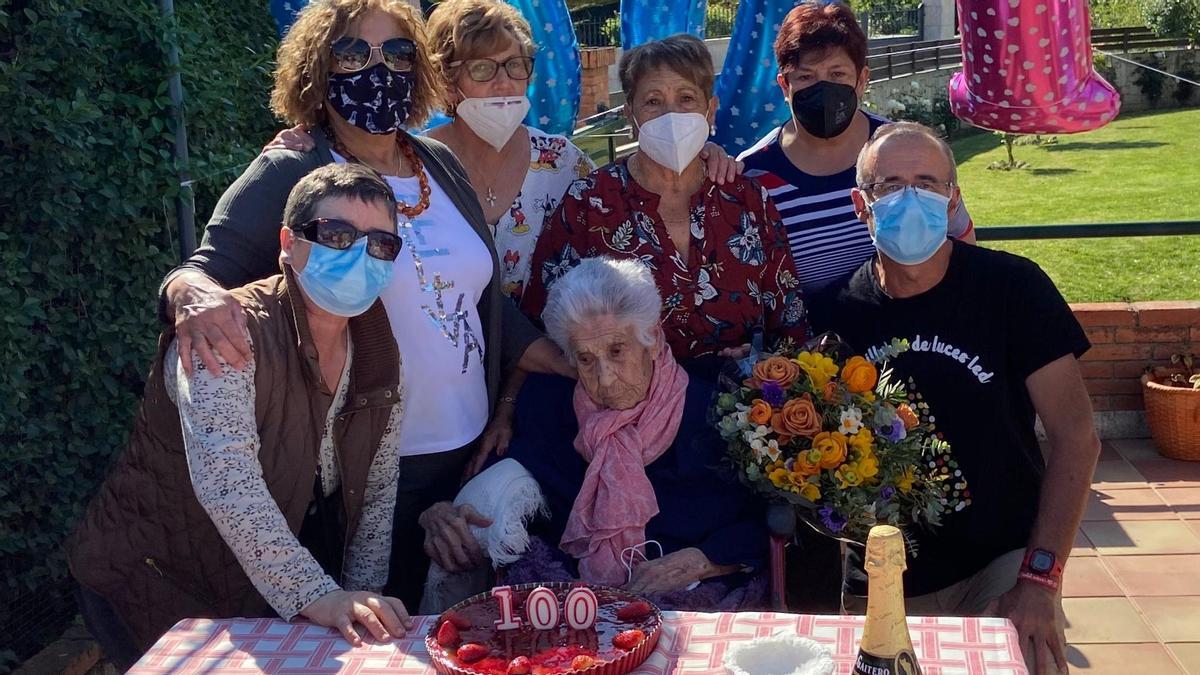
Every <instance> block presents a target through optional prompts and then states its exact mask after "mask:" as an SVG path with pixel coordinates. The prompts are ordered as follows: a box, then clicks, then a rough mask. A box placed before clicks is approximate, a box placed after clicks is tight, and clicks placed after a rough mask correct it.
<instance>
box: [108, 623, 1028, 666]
mask: <svg viewBox="0 0 1200 675" xmlns="http://www.w3.org/2000/svg"><path fill="white" fill-rule="evenodd" d="M664 615H665V617H666V622H665V623H664V625H663V633H662V637H661V638H660V640H659V643H658V649H656V650H655V651H654V653H653V654H652V655H651V656H650V658H649V659H648V660H647V661H646V663H645V664H643V665H642V667H641V668H638V669H637V671H635V672H636V673H639V674H640V675H667V674H668V673H695V674H697V675H699V674H709V675H720V674H722V673H724V672H725V669H724V668H723V667H722V665H721V664H722V661H723V660H724V658H725V653H726V651H727V649H728V648H729V647H730V645H732V644H733V643H736V642H738V641H739V640H746V639H750V638H754V637H760V636H767V635H772V634H776V633H785V634H796V635H802V636H805V637H810V638H813V639H814V640H817V641H818V642H821V643H823V644H826V645H828V646H829V648H830V649H831V650H832V651H833V654H834V660H835V661H836V662H837V664H838V669H837V673H838V675H849V673H850V670H851V664H852V663H853V661H854V656H855V654H856V652H857V650H858V641H859V639H860V638H861V637H862V626H863V617H861V616H812V615H798V614H779V613H769V612H743V613H738V614H728V613H726V614H704V613H699V612H664ZM433 621H434V617H417V619H416V625H415V626H414V627H413V630H412V632H411V633H410V634H409V637H407V638H405V639H403V640H395V641H393V642H391V643H389V644H368V645H366V646H363V647H360V648H357V649H354V648H351V647H350V645H349V643H347V642H346V641H345V640H344V639H343V638H342V636H341V634H340V633H338V632H336V631H334V630H332V629H328V628H321V627H319V626H314V625H312V624H309V623H286V622H283V621H280V620H278V619H227V620H221V621H216V620H209V619H185V620H183V621H180V622H179V623H178V624H176V625H175V627H174V628H172V629H171V630H170V632H168V633H167V634H166V635H164V636H163V637H162V638H161V639H160V640H159V641H158V642H157V643H156V644H155V645H154V646H153V647H152V648H151V649H150V651H149V652H147V653H146V655H145V656H144V657H142V660H141V661H139V662H138V663H137V665H136V666H134V668H133V670H131V671H130V672H131V673H134V674H136V675H149V674H152V673H185V674H186V673H205V674H207V673H250V672H263V673H279V674H280V675H283V674H288V675H310V674H311V675H316V674H318V673H358V674H361V675H368V674H371V673H378V674H380V675H383V674H384V673H387V674H388V675H431V674H432V673H433V672H434V670H433V667H432V665H431V664H430V662H429V655H428V653H427V652H426V651H425V642H424V636H425V634H426V632H428V630H429V627H430V626H431V625H432V622H433ZM909 628H910V629H911V633H912V639H913V646H914V647H915V648H916V652H917V658H918V660H919V661H920V663H921V668H922V670H923V671H924V672H925V675H951V674H952V673H965V674H967V675H976V674H981V673H987V674H988V675H1027V671H1026V669H1025V665H1024V663H1023V661H1022V659H1021V652H1020V649H1019V648H1018V646H1017V645H1018V643H1017V634H1016V631H1014V630H1013V627H1012V624H1011V623H1009V622H1008V621H1007V620H1005V619H989V618H966V619H959V618H910V619H909Z"/></svg>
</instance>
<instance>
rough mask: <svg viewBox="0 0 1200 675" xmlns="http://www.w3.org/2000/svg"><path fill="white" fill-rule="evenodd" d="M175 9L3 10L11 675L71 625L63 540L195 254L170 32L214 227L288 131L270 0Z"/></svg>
mask: <svg viewBox="0 0 1200 675" xmlns="http://www.w3.org/2000/svg"><path fill="white" fill-rule="evenodd" d="M177 11H178V17H177V19H178V25H177V26H169V25H167V24H166V23H164V21H163V19H162V18H161V16H160V14H159V10H158V3H157V2H153V1H152V0H0V101H3V102H4V104H3V114H2V116H0V148H3V155H4V157H3V158H4V161H3V162H0V307H2V308H3V312H2V313H0V364H2V365H0V411H2V412H0V471H2V476H0V575H2V576H3V581H2V582H0V672H2V671H4V670H6V669H8V668H10V667H11V666H12V665H13V664H14V663H17V662H19V661H20V660H21V659H24V658H27V657H28V656H30V655H31V654H32V653H35V652H36V651H37V650H38V649H40V648H41V647H42V646H44V645H45V644H46V643H48V642H49V641H51V640H53V639H54V638H55V637H56V636H57V635H58V634H59V633H60V632H61V631H62V629H63V628H64V627H65V625H66V624H68V623H69V622H71V621H72V620H73V619H74V615H75V611H74V606H73V604H72V602H71V600H70V593H69V588H70V584H69V582H68V581H67V572H66V568H65V564H64V556H63V554H62V551H61V543H62V540H63V538H64V536H65V535H66V534H67V533H68V532H69V531H70V528H71V526H72V525H73V523H74V521H75V519H76V518H77V517H78V515H79V513H80V510H81V509H82V507H83V506H84V505H85V504H86V502H87V500H88V498H89V497H90V496H91V494H92V493H93V492H94V490H95V488H96V486H97V485H98V483H99V482H100V481H101V480H102V479H103V478H104V475H105V473H106V470H107V468H108V467H109V466H110V464H111V462H112V460H113V458H114V457H115V456H116V454H117V453H118V452H119V451H120V450H121V449H122V447H123V446H124V444H125V442H126V439H127V437H128V432H129V426H130V422H131V420H132V417H133V414H134V412H135V410H136V406H137V404H138V399H139V397H140V395H141V393H142V389H143V383H144V374H145V371H146V369H147V366H148V364H149V361H150V358H151V356H152V354H153V349H154V344H155V337H156V334H157V332H158V326H157V324H156V319H155V300H156V293H157V287H158V284H159V281H160V280H161V278H162V276H163V274H164V273H165V272H166V271H167V270H168V269H169V268H170V267H171V266H172V265H173V264H174V263H175V261H176V259H177V255H178V254H177V250H178V246H177V243H176V241H177V238H178V235H177V230H176V225H175V223H174V208H173V201H172V200H173V198H174V196H175V194H176V190H177V189H178V181H177V180H176V178H175V166H174V160H173V154H172V147H173V145H172V140H173V131H172V123H171V116H170V112H169V106H170V101H169V100H168V98H167V94H166V92H167V88H166V78H167V75H168V70H167V67H166V65H165V62H166V61H165V57H164V54H165V49H164V47H165V45H166V44H167V41H168V39H170V36H171V35H172V34H176V35H177V36H178V38H177V39H178V44H179V45H180V53H181V59H182V65H181V68H182V75H183V83H184V88H185V90H186V94H185V95H186V98H187V102H188V103H187V125H188V132H189V140H190V144H189V145H190V149H191V158H192V166H191V167H190V170H191V171H192V175H193V176H194V177H198V178H199V179H200V180H199V182H198V184H197V188H198V190H197V198H196V211H197V221H198V222H201V223H202V222H203V221H204V220H205V219H206V218H207V216H208V214H209V213H210V212H211V209H212V205H213V204H215V201H216V198H217V196H219V194H220V192H221V190H223V189H224V187H225V186H226V185H227V184H228V183H229V182H230V181H231V180H232V179H233V178H234V177H236V175H237V168H238V166H239V165H241V164H244V163H246V162H248V161H249V160H250V159H251V158H252V157H253V156H254V153H255V152H256V150H257V148H259V147H261V145H262V143H263V142H264V141H265V140H266V139H268V138H270V136H271V134H272V130H273V129H274V127H275V126H276V123H275V122H274V121H273V120H272V117H271V115H270V113H269V112H268V110H267V108H266V100H267V95H268V91H269V88H270V68H271V59H272V58H273V55H274V49H275V43H276V35H275V26H274V23H273V21H272V19H271V17H270V14H269V12H268V3H267V2H266V0H258V1H257V2H228V0H186V1H184V2H179V3H178V7H177ZM176 29H177V30H176ZM231 167H233V168H232V170H231Z"/></svg>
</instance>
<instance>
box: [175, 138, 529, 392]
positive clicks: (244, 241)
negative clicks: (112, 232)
mask: <svg viewBox="0 0 1200 675" xmlns="http://www.w3.org/2000/svg"><path fill="white" fill-rule="evenodd" d="M310 133H311V134H312V136H313V140H314V141H315V142H316V146H315V147H314V148H313V149H312V150H311V151H309V152H295V151H292V150H269V151H267V152H264V153H263V154H261V155H259V156H258V157H257V158H255V160H254V161H253V162H251V163H250V166H249V167H248V168H247V169H246V171H245V172H243V173H242V175H241V176H240V177H238V179H237V180H236V181H234V183H233V185H230V186H229V189H227V190H225V194H223V195H221V199H220V201H218V202H217V207H216V208H215V209H214V210H213V214H212V218H210V219H209V221H208V225H207V227H206V228H205V230H204V240H203V241H202V242H201V244H200V247H199V248H198V249H196V251H195V253H193V254H192V256H191V257H190V258H188V259H187V260H186V261H185V262H184V263H183V264H182V265H180V266H179V267H176V268H175V269H174V270H172V271H171V272H170V273H169V274H168V275H167V277H166V280H164V282H163V289H164V290H165V288H166V282H167V281H169V280H170V279H171V278H172V277H173V276H174V275H175V274H177V273H178V272H180V271H183V270H189V269H190V270H196V271H199V272H202V273H203V274H205V275H207V276H208V277H210V278H211V279H213V280H214V281H216V282H217V283H219V284H221V286H223V287H224V288H237V287H239V286H243V285H245V284H248V283H250V282H251V281H257V280H258V279H265V278H267V277H269V276H272V275H274V274H278V273H279V228H280V226H281V224H282V222H283V207H284V205H285V204H286V203H287V198H288V193H290V192H291V190H292V187H293V186H295V185H296V183H298V182H299V181H300V179H301V178H303V177H304V176H305V175H306V174H308V173H309V172H310V171H312V170H313V169H316V168H318V167H321V166H324V165H326V164H329V163H330V162H333V155H332V154H330V151H329V142H328V140H327V139H326V138H325V135H324V134H323V133H322V132H321V130H320V129H313V130H312V131H311V132H310ZM410 138H411V139H412V141H413V148H414V149H415V150H416V152H417V155H418V156H419V157H420V158H421V162H422V163H424V165H425V170H426V171H428V172H429V176H430V178H432V179H433V180H435V181H437V184H438V185H440V186H441V187H442V189H443V190H445V192H446V194H448V195H449V196H450V200H451V201H453V202H454V205H455V206H456V207H458V210H459V212H460V213H461V214H462V215H463V218H465V219H466V220H467V222H468V223H470V225H471V228H472V229H474V230H475V234H477V235H479V238H480V239H482V240H483V243H484V244H486V245H487V248H488V252H489V253H490V254H491V256H492V280H491V282H490V283H489V284H488V285H487V288H485V289H484V291H483V295H481V296H480V299H479V304H478V305H477V306H476V311H477V312H479V322H480V325H481V326H482V327H483V344H484V350H485V351H484V353H485V357H484V362H483V367H484V373H485V374H486V378H487V390H488V401H489V404H490V406H491V407H493V408H494V407H495V404H496V397H497V396H498V395H499V391H500V373H501V369H503V370H504V371H506V372H507V371H508V370H510V369H512V368H514V367H515V366H516V364H517V362H518V361H519V360H520V358H521V355H522V354H524V353H525V350H526V349H527V348H528V347H529V345H530V344H531V343H532V342H533V341H534V340H536V339H537V338H539V337H541V333H539V332H538V330H537V329H536V328H534V327H533V324H531V323H530V322H529V320H528V319H527V318H525V315H524V314H522V313H521V312H520V311H519V310H518V309H517V307H516V305H514V304H513V303H512V300H511V299H509V298H508V297H505V296H504V295H503V294H502V293H501V292H500V263H499V260H498V258H497V256H496V245H495V243H494V242H493V240H492V233H491V230H490V229H489V228H488V226H487V222H486V221H485V220H484V218H483V210H482V209H481V208H480V207H479V200H478V198H477V197H476V196H475V191H474V190H473V189H472V188H471V182H470V180H469V179H468V178H467V174H466V171H464V170H463V167H462V164H460V163H459V161H458V159H457V158H456V157H455V156H454V154H453V153H451V152H450V149H449V148H447V147H446V146H445V145H443V144H442V143H440V142H438V141H435V140H433V139H431V138H425V137H421V136H411V137H410ZM163 299H164V300H165V297H164V298H163ZM165 306H166V305H165V302H163V303H161V304H160V308H165ZM160 314H162V312H160ZM162 318H164V320H168V318H167V317H165V316H163V317H162ZM497 344H498V345H499V349H497V348H496V347H497ZM401 356H403V355H401Z"/></svg>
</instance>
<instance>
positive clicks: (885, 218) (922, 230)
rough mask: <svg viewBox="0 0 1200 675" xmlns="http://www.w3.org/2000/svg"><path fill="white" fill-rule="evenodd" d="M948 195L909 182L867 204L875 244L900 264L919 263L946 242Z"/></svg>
mask: <svg viewBox="0 0 1200 675" xmlns="http://www.w3.org/2000/svg"><path fill="white" fill-rule="evenodd" d="M949 204H950V198H949V197H944V196H942V195H940V194H938V193H936V192H930V191H928V190H921V189H918V188H914V187H912V186H909V187H906V188H904V189H903V190H900V191H898V192H893V193H892V194H890V195H887V196H886V197H883V198H881V199H878V200H876V201H875V203H873V204H868V205H867V209H868V210H869V211H870V212H871V215H872V216H874V217H875V233H874V239H875V248H877V249H879V251H880V253H883V254H884V255H886V256H887V257H889V258H891V259H892V260H895V261H896V262H898V263H900V264H901V265H919V264H921V263H923V262H925V261H926V260H929V259H930V258H932V257H933V254H934V253H937V250H938V249H939V248H941V247H942V244H944V243H945V242H946V231H947V224H948V222H949V216H948V214H947V212H946V211H947V209H946V207H947V206H948V205H949Z"/></svg>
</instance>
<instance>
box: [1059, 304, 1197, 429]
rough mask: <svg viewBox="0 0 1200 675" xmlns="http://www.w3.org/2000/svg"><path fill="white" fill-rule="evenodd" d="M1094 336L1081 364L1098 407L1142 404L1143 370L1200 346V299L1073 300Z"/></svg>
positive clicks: (1126, 407) (1104, 409) (1119, 408)
mask: <svg viewBox="0 0 1200 675" xmlns="http://www.w3.org/2000/svg"><path fill="white" fill-rule="evenodd" d="M1071 309H1072V310H1074V312H1075V317H1076V318H1077V319H1079V323H1080V324H1081V325H1082V326H1083V329H1084V330H1085V331H1086V332H1087V336H1088V339H1089V340H1091V341H1092V348H1091V350H1089V351H1088V353H1087V354H1085V355H1084V357H1083V360H1082V362H1081V363H1080V368H1081V369H1082V370H1083V378H1084V382H1085V383H1086V384H1087V388H1088V392H1090V393H1091V395H1092V405H1093V407H1094V408H1095V410H1096V412H1110V411H1128V410H1142V407H1143V405H1142V393H1141V392H1142V389H1141V382H1140V378H1141V376H1142V371H1143V370H1145V368H1146V366H1149V365H1166V364H1167V362H1168V359H1170V358H1171V354H1173V353H1177V352H1193V353H1196V352H1200V301H1183V302H1174V301H1169V302H1134V303H1128V302H1102V303H1083V304H1073V305H1071Z"/></svg>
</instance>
